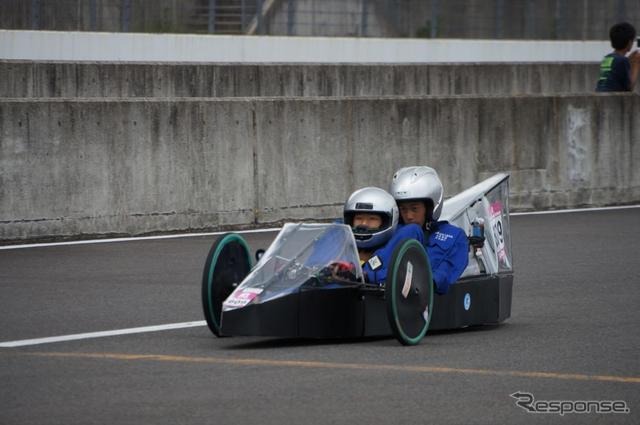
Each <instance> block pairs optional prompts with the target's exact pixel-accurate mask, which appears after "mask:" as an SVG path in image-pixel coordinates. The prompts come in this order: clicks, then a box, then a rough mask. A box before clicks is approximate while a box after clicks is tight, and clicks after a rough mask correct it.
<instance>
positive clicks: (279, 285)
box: [202, 173, 513, 345]
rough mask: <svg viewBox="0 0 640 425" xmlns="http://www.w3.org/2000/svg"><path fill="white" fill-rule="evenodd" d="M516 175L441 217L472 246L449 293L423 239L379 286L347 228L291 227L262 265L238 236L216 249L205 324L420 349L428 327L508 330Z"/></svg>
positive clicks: (458, 200) (208, 274) (208, 275)
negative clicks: (437, 286) (441, 287)
mask: <svg viewBox="0 0 640 425" xmlns="http://www.w3.org/2000/svg"><path fill="white" fill-rule="evenodd" d="M508 178H509V176H508V175H507V174H504V173H501V174H496V175H494V176H493V177H491V178H489V179H487V180H485V181H483V182H481V183H479V184H477V185H475V186H473V187H471V188H470V189H467V190H465V191H464V192H462V193H460V194H458V195H456V196H454V197H452V198H450V199H448V200H446V201H445V203H444V207H443V212H442V215H441V219H443V220H448V221H449V222H451V223H452V224H455V225H457V226H459V227H461V228H462V229H463V230H464V231H465V232H466V233H467V235H468V236H469V240H470V250H469V265H468V266H467V268H466V269H465V271H464V273H463V274H462V277H461V278H460V279H459V280H458V281H457V282H456V283H455V284H453V285H452V286H451V287H450V289H449V292H448V293H447V294H444V295H440V294H435V293H434V285H433V282H432V275H431V268H430V266H429V259H428V257H427V254H426V252H425V249H424V247H423V246H422V245H421V244H420V243H419V242H418V241H417V240H413V239H407V240H404V241H402V242H401V243H400V244H398V246H397V247H396V248H395V250H394V252H393V255H392V258H391V262H390V264H389V266H388V275H387V281H386V283H385V285H383V286H378V285H371V284H368V283H366V282H365V281H364V279H363V273H362V269H361V266H360V262H359V257H358V251H357V248H356V243H355V239H354V237H353V234H352V231H351V229H350V228H349V227H348V226H346V225H344V224H335V223H333V224H317V223H315V224H310V223H296V224H293V223H288V224H285V225H284V227H283V228H282V230H281V231H280V233H279V234H278V236H277V237H276V239H275V240H274V241H273V243H272V244H271V246H270V247H269V248H268V249H267V251H266V252H264V253H263V255H262V256H261V257H260V258H259V260H258V262H257V264H256V265H255V266H253V264H252V262H253V256H252V255H251V251H250V249H249V247H248V245H247V243H246V241H245V240H244V239H243V238H242V237H241V236H240V235H238V234H234V233H229V234H226V235H223V236H221V237H220V238H218V240H217V241H216V242H215V243H214V244H213V246H212V247H211V250H210V251H209V255H208V256H207V261H206V264H205V268H204V272H203V278H202V302H203V309H204V315H205V318H206V320H207V324H208V326H209V328H210V329H211V331H212V332H213V333H214V334H215V335H217V336H222V335H251V336H274V337H286V338H296V337H300V338H341V337H344V338H355V337H367V336H384V335H394V336H395V337H396V338H397V339H398V340H399V341H400V342H401V343H402V344H406V345H413V344H417V343H418V342H420V340H421V339H422V338H423V337H424V335H425V334H426V332H427V330H429V329H431V330H437V329H454V328H461V327H466V326H472V325H483V324H496V323H500V322H502V321H504V320H505V319H507V318H508V317H510V315H511V292H512V286H513V266H512V255H511V238H510V231H509V230H510V225H509V206H508V194H509V186H508Z"/></svg>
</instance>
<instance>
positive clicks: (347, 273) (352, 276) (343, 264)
mask: <svg viewBox="0 0 640 425" xmlns="http://www.w3.org/2000/svg"><path fill="white" fill-rule="evenodd" d="M320 274H321V275H322V276H325V277H331V278H332V279H335V280H349V281H356V265H355V264H353V263H350V262H348V261H334V262H333V263H331V264H329V265H328V266H327V267H325V268H324V269H322V270H321V272H320Z"/></svg>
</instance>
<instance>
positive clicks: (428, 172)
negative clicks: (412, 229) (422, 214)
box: [391, 166, 444, 221]
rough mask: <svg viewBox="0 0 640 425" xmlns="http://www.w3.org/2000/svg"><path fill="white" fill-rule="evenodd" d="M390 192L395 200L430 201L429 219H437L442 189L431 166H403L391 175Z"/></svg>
mask: <svg viewBox="0 0 640 425" xmlns="http://www.w3.org/2000/svg"><path fill="white" fill-rule="evenodd" d="M391 194H392V195H393V197H394V198H395V200H396V201H398V202H402V201H430V202H431V203H433V213H432V216H431V220H434V221H437V220H438V219H439V218H440V213H441V212H442V201H443V199H444V189H443V188H442V182H441V181H440V178H439V177H438V173H436V170H434V169H433V168H431V167H426V166H419V167H405V168H401V169H399V170H398V171H396V173H395V174H394V175H393V180H392V181H391Z"/></svg>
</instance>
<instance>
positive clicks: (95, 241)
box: [0, 227, 280, 250]
mask: <svg viewBox="0 0 640 425" xmlns="http://www.w3.org/2000/svg"><path fill="white" fill-rule="evenodd" d="M278 231H280V227H273V228H270V229H253V230H235V231H232V230H228V231H226V232H210V233H181V234H176V235H158V236H139V237H132V238H113V239H89V240H79V241H66V242H50V243H33V244H24V245H4V246H0V250H9V249H23V248H41V247H48V246H66V245H91V244H98V243H112V242H135V241H151V240H159V239H178V238H196V237H200V236H219V235H224V234H225V233H230V232H233V233H240V234H242V233H269V232H278Z"/></svg>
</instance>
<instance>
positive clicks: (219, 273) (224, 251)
mask: <svg viewBox="0 0 640 425" xmlns="http://www.w3.org/2000/svg"><path fill="white" fill-rule="evenodd" d="M250 270H251V254H250V251H249V246H248V245H247V242H246V241H245V240H244V239H243V238H242V236H240V235H238V234H236V233H227V234H224V235H222V236H220V237H219V238H218V239H217V240H216V241H215V242H214V243H213V245H212V246H211V249H210V250H209V254H208V255H207V261H206V263H205V266H204V271H203V273H202V308H203V310H204V317H205V319H206V320H207V325H208V326H209V329H211V332H213V333H214V334H215V335H216V336H222V333H221V331H220V325H221V324H220V316H221V314H222V303H223V302H224V300H225V299H227V297H228V296H229V295H231V293H232V292H233V290H234V289H235V288H236V287H237V286H238V285H239V284H240V282H242V280H243V279H244V278H245V277H246V276H247V275H248V274H249V271H250Z"/></svg>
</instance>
